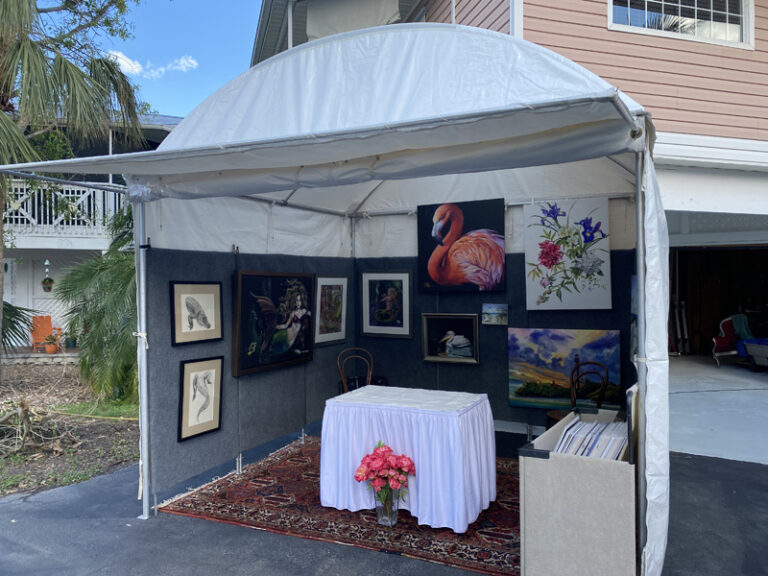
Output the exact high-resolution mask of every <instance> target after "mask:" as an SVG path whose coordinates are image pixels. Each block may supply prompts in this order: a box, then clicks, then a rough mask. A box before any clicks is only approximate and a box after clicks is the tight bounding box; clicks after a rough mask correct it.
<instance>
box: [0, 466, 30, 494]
mask: <svg viewBox="0 0 768 576" xmlns="http://www.w3.org/2000/svg"><path fill="white" fill-rule="evenodd" d="M31 482H32V478H31V476H30V475H29V474H28V473H24V474H7V473H6V472H5V470H3V469H2V468H0V495H3V494H5V493H6V492H10V491H11V489H13V488H18V487H20V486H22V487H23V486H25V485H28V484H30V483H31Z"/></svg>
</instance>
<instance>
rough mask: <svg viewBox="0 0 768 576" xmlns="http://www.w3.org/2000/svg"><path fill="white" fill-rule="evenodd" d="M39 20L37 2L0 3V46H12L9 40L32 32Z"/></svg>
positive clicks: (15, 0)
mask: <svg viewBox="0 0 768 576" xmlns="http://www.w3.org/2000/svg"><path fill="white" fill-rule="evenodd" d="M36 20H37V6H36V3H35V0H3V1H2V2H0V45H8V44H11V42H10V41H9V39H11V38H18V37H20V36H22V35H23V34H25V32H26V31H28V30H31V29H32V26H33V23H34V22H35V21H36Z"/></svg>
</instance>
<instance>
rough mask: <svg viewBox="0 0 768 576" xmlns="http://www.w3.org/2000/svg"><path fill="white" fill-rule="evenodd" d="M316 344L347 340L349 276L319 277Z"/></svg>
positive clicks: (316, 308) (336, 342) (316, 303)
mask: <svg viewBox="0 0 768 576" xmlns="http://www.w3.org/2000/svg"><path fill="white" fill-rule="evenodd" d="M315 292H316V294H317V295H316V297H315V310H316V311H317V317H316V318H315V346H322V345H325V344H338V343H339V342H346V341H347V300H348V297H347V296H348V292H347V278H346V277H342V276H339V277H332V278H331V277H320V276H318V277H317V286H316V290H315Z"/></svg>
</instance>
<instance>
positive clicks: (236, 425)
mask: <svg viewBox="0 0 768 576" xmlns="http://www.w3.org/2000/svg"><path fill="white" fill-rule="evenodd" d="M634 258H635V257H634V251H632V250H627V251H613V252H612V253H611V270H612V297H613V307H612V308H611V309H610V310H564V311H538V312H536V311H533V312H529V311H527V310H526V309H525V285H524V274H525V259H524V256H523V254H507V290H506V291H505V292H490V293H479V292H466V293H456V292H453V293H441V292H438V293H434V292H431V293H422V292H419V291H418V287H417V286H416V266H417V260H416V258H415V257H414V258H376V259H358V260H356V261H354V260H352V259H342V258H303V257H296V256H286V255H247V254H221V253H210V254H206V253H199V252H185V251H171V250H158V249H150V250H148V251H147V312H148V314H147V322H148V332H149V335H150V348H149V351H148V369H149V406H150V428H151V435H150V438H151V445H150V451H151V472H152V477H151V482H152V486H153V490H155V491H157V490H163V489H165V488H168V487H170V486H172V485H174V484H176V483H178V482H181V481H183V480H186V479H187V478H190V477H192V476H195V475H197V474H199V473H201V472H203V471H205V470H208V469H210V468H213V467H215V466H218V465H220V464H222V463H224V462H226V461H228V460H232V461H233V467H234V458H235V457H236V456H237V454H239V453H241V452H245V451H246V450H248V449H250V448H252V447H254V446H257V445H259V444H262V443H264V442H267V441H269V440H272V439H274V438H276V437H278V436H281V435H283V434H286V433H290V432H294V431H296V430H299V429H300V428H302V427H303V426H304V425H305V424H307V423H309V422H314V421H318V420H320V419H322V416H323V409H324V406H325V401H326V400H327V399H328V398H331V397H333V396H335V395H336V394H338V390H339V388H338V385H339V375H338V370H337V366H336V357H337V355H338V353H339V352H340V351H341V350H343V349H344V348H345V347H348V346H362V347H365V348H367V349H369V350H370V351H371V352H372V353H373V355H374V358H375V366H374V374H376V375H382V376H384V377H386V378H387V380H388V381H389V384H390V385H392V386H403V387H412V388H426V389H440V390H460V391H468V392H479V393H480V392H482V393H486V394H488V397H489V400H490V402H491V408H492V410H493V415H494V419H496V420H509V421H515V422H526V423H529V424H532V425H541V424H543V423H544V420H545V410H537V409H530V408H519V407H511V406H509V403H508V402H509V400H508V395H509V385H508V380H507V331H506V328H505V327H504V326H491V325H483V324H482V323H481V322H479V324H478V330H479V334H478V338H479V342H480V351H479V359H480V362H479V364H477V365H469V364H446V363H432V362H426V361H424V359H423V351H422V339H421V314H422V313H432V312H440V313H473V314H478V316H480V315H481V313H482V304H483V303H486V302H487V303H505V302H506V303H507V304H508V305H509V322H508V324H509V326H514V327H520V328H570V329H618V330H620V331H621V348H622V351H621V353H622V383H623V384H624V385H625V386H629V385H631V384H632V383H634V381H635V379H636V378H635V373H634V368H633V366H632V364H631V362H630V350H629V346H630V321H631V314H630V307H631V302H630V298H631V295H630V285H631V277H632V275H633V274H634V264H635V260H634ZM238 269H241V270H257V271H264V272H287V273H311V274H316V275H318V276H344V277H346V278H347V280H348V284H347V289H348V295H347V297H348V301H347V326H346V331H347V339H346V341H344V342H339V343H331V344H325V345H319V346H316V347H315V348H314V352H313V359H312V361H310V362H308V363H306V364H300V365H296V366H289V367H286V368H278V369H274V370H269V371H264V372H257V373H255V374H249V375H245V376H242V377H240V378H234V377H233V376H232V330H233V312H234V301H233V294H234V274H235V271H236V270H238ZM391 271H408V272H410V274H411V284H412V291H411V306H412V314H413V316H412V332H411V337H409V338H392V337H373V336H370V335H363V333H362V316H361V310H362V298H361V289H360V276H361V274H362V273H363V272H391ZM171 281H194V282H203V281H220V282H221V283H222V309H223V310H222V324H223V339H222V340H221V341H218V342H207V343H196V344H185V345H180V346H172V345H171V309H170V282H171ZM313 307H314V305H313ZM212 356H224V362H223V376H222V409H221V428H220V429H219V430H218V431H215V432H210V433H208V434H204V435H201V436H198V437H195V438H191V439H188V440H186V441H184V442H178V441H177V437H178V410H179V395H180V382H179V380H180V367H181V362H182V361H186V360H195V359H201V358H208V357H212Z"/></svg>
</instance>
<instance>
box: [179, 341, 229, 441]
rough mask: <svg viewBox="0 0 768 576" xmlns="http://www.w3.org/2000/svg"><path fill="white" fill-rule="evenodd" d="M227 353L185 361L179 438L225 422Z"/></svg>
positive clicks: (186, 437) (209, 429)
mask: <svg viewBox="0 0 768 576" xmlns="http://www.w3.org/2000/svg"><path fill="white" fill-rule="evenodd" d="M223 359H224V357H223V356H218V357H216V358H205V359H202V360H191V361H187V362H182V363H181V395H180V398H179V403H180V406H179V442H181V441H182V440H186V439H188V438H192V437H193V436H199V435H200V434H204V433H206V432H212V431H214V430H218V429H219V427H220V426H221V367H222V360H223Z"/></svg>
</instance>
